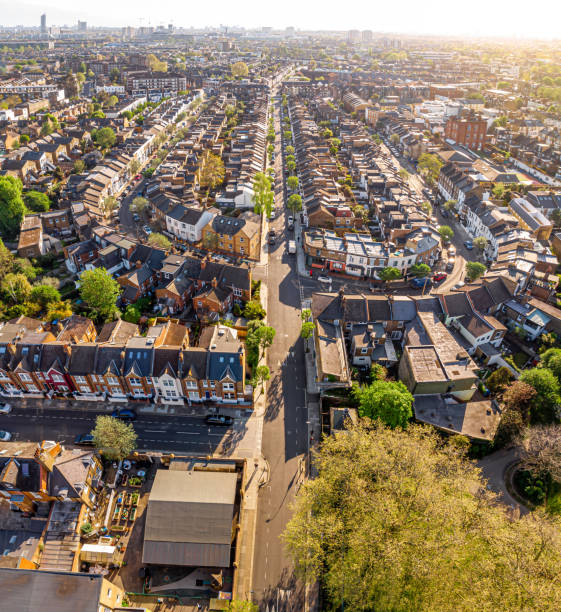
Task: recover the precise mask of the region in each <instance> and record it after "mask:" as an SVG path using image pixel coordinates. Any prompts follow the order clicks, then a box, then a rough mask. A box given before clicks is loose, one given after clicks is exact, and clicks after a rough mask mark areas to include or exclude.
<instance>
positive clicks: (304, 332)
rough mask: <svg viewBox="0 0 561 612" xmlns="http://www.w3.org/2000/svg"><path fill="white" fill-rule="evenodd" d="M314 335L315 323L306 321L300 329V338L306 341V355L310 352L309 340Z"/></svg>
mask: <svg viewBox="0 0 561 612" xmlns="http://www.w3.org/2000/svg"><path fill="white" fill-rule="evenodd" d="M313 335H314V323H313V321H304V322H303V323H302V328H301V329H300V337H301V338H302V339H303V340H305V341H306V353H307V352H308V340H309V339H310V338H311V337H312V336H313Z"/></svg>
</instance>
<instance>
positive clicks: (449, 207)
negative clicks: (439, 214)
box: [444, 200, 458, 211]
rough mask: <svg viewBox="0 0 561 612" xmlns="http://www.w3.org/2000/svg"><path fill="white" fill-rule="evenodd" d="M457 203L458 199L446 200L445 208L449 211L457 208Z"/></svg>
mask: <svg viewBox="0 0 561 612" xmlns="http://www.w3.org/2000/svg"><path fill="white" fill-rule="evenodd" d="M457 205H458V200H446V202H444V210H447V211H451V210H456V206H457Z"/></svg>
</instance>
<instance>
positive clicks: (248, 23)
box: [0, 0, 561, 38]
mask: <svg viewBox="0 0 561 612" xmlns="http://www.w3.org/2000/svg"><path fill="white" fill-rule="evenodd" d="M42 12H46V13H47V20H48V24H49V25H63V24H68V25H73V24H75V23H76V21H77V20H78V19H81V20H86V21H87V22H88V23H90V24H92V25H110V26H124V25H130V26H138V25H148V24H149V23H150V24H151V25H155V26H157V25H160V24H167V23H170V22H171V23H173V24H174V25H176V26H186V27H189V26H194V27H203V26H207V25H208V26H218V25H220V24H226V25H243V26H245V27H256V26H272V27H280V28H284V27H286V26H289V25H291V26H294V27H296V28H297V29H317V30H319V29H338V30H345V29H351V28H358V29H371V30H374V31H376V32H395V33H399V32H402V33H408V34H414V33H418V34H438V35H452V36H456V35H461V36H470V35H471V36H506V37H511V36H515V37H524V38H533V37H536V38H561V29H560V27H559V22H560V20H561V2H560V1H559V0H533V1H532V2H527V0H526V1H524V2H523V1H522V0H510V1H505V0H471V1H469V2H453V1H451V0H447V1H444V0H422V1H419V0H399V1H397V2H396V1H394V2H388V1H383V0H382V1H380V0H378V1H376V0H368V1H365V0H346V1H345V2H334V1H333V0H327V1H322V2H318V1H317V0H281V1H279V2H274V1H272V0H268V1H264V0H237V1H233V0H212V1H211V2H197V1H192V0H191V1H190V2H187V1H185V0H183V1H181V0H178V1H177V0H176V1H174V0H135V1H134V2H132V1H130V0H116V1H115V0H95V1H94V2H85V1H84V0H82V1H81V2H77V1H76V0H43V1H42V0H24V1H23V2H20V1H18V0H16V1H15V2H14V1H10V2H7V1H6V0H0V24H1V25H17V24H23V25H35V24H38V23H39V16H40V14H41V13H42Z"/></svg>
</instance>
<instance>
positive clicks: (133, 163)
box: [129, 157, 141, 176]
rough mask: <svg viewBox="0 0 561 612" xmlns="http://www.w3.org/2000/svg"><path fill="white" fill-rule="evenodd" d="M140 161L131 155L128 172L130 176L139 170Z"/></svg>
mask: <svg viewBox="0 0 561 612" xmlns="http://www.w3.org/2000/svg"><path fill="white" fill-rule="evenodd" d="M140 166H141V164H140V162H139V161H138V159H136V157H133V158H132V159H131V160H130V162H129V174H130V175H131V176H134V175H135V174H137V173H138V171H139V170H140Z"/></svg>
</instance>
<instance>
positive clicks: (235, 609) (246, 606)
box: [228, 600, 259, 612]
mask: <svg viewBox="0 0 561 612" xmlns="http://www.w3.org/2000/svg"><path fill="white" fill-rule="evenodd" d="M228 612H259V606H257V604H254V603H253V602H252V601H242V600H237V601H236V600H234V601H231V602H230V603H229V604H228Z"/></svg>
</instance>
